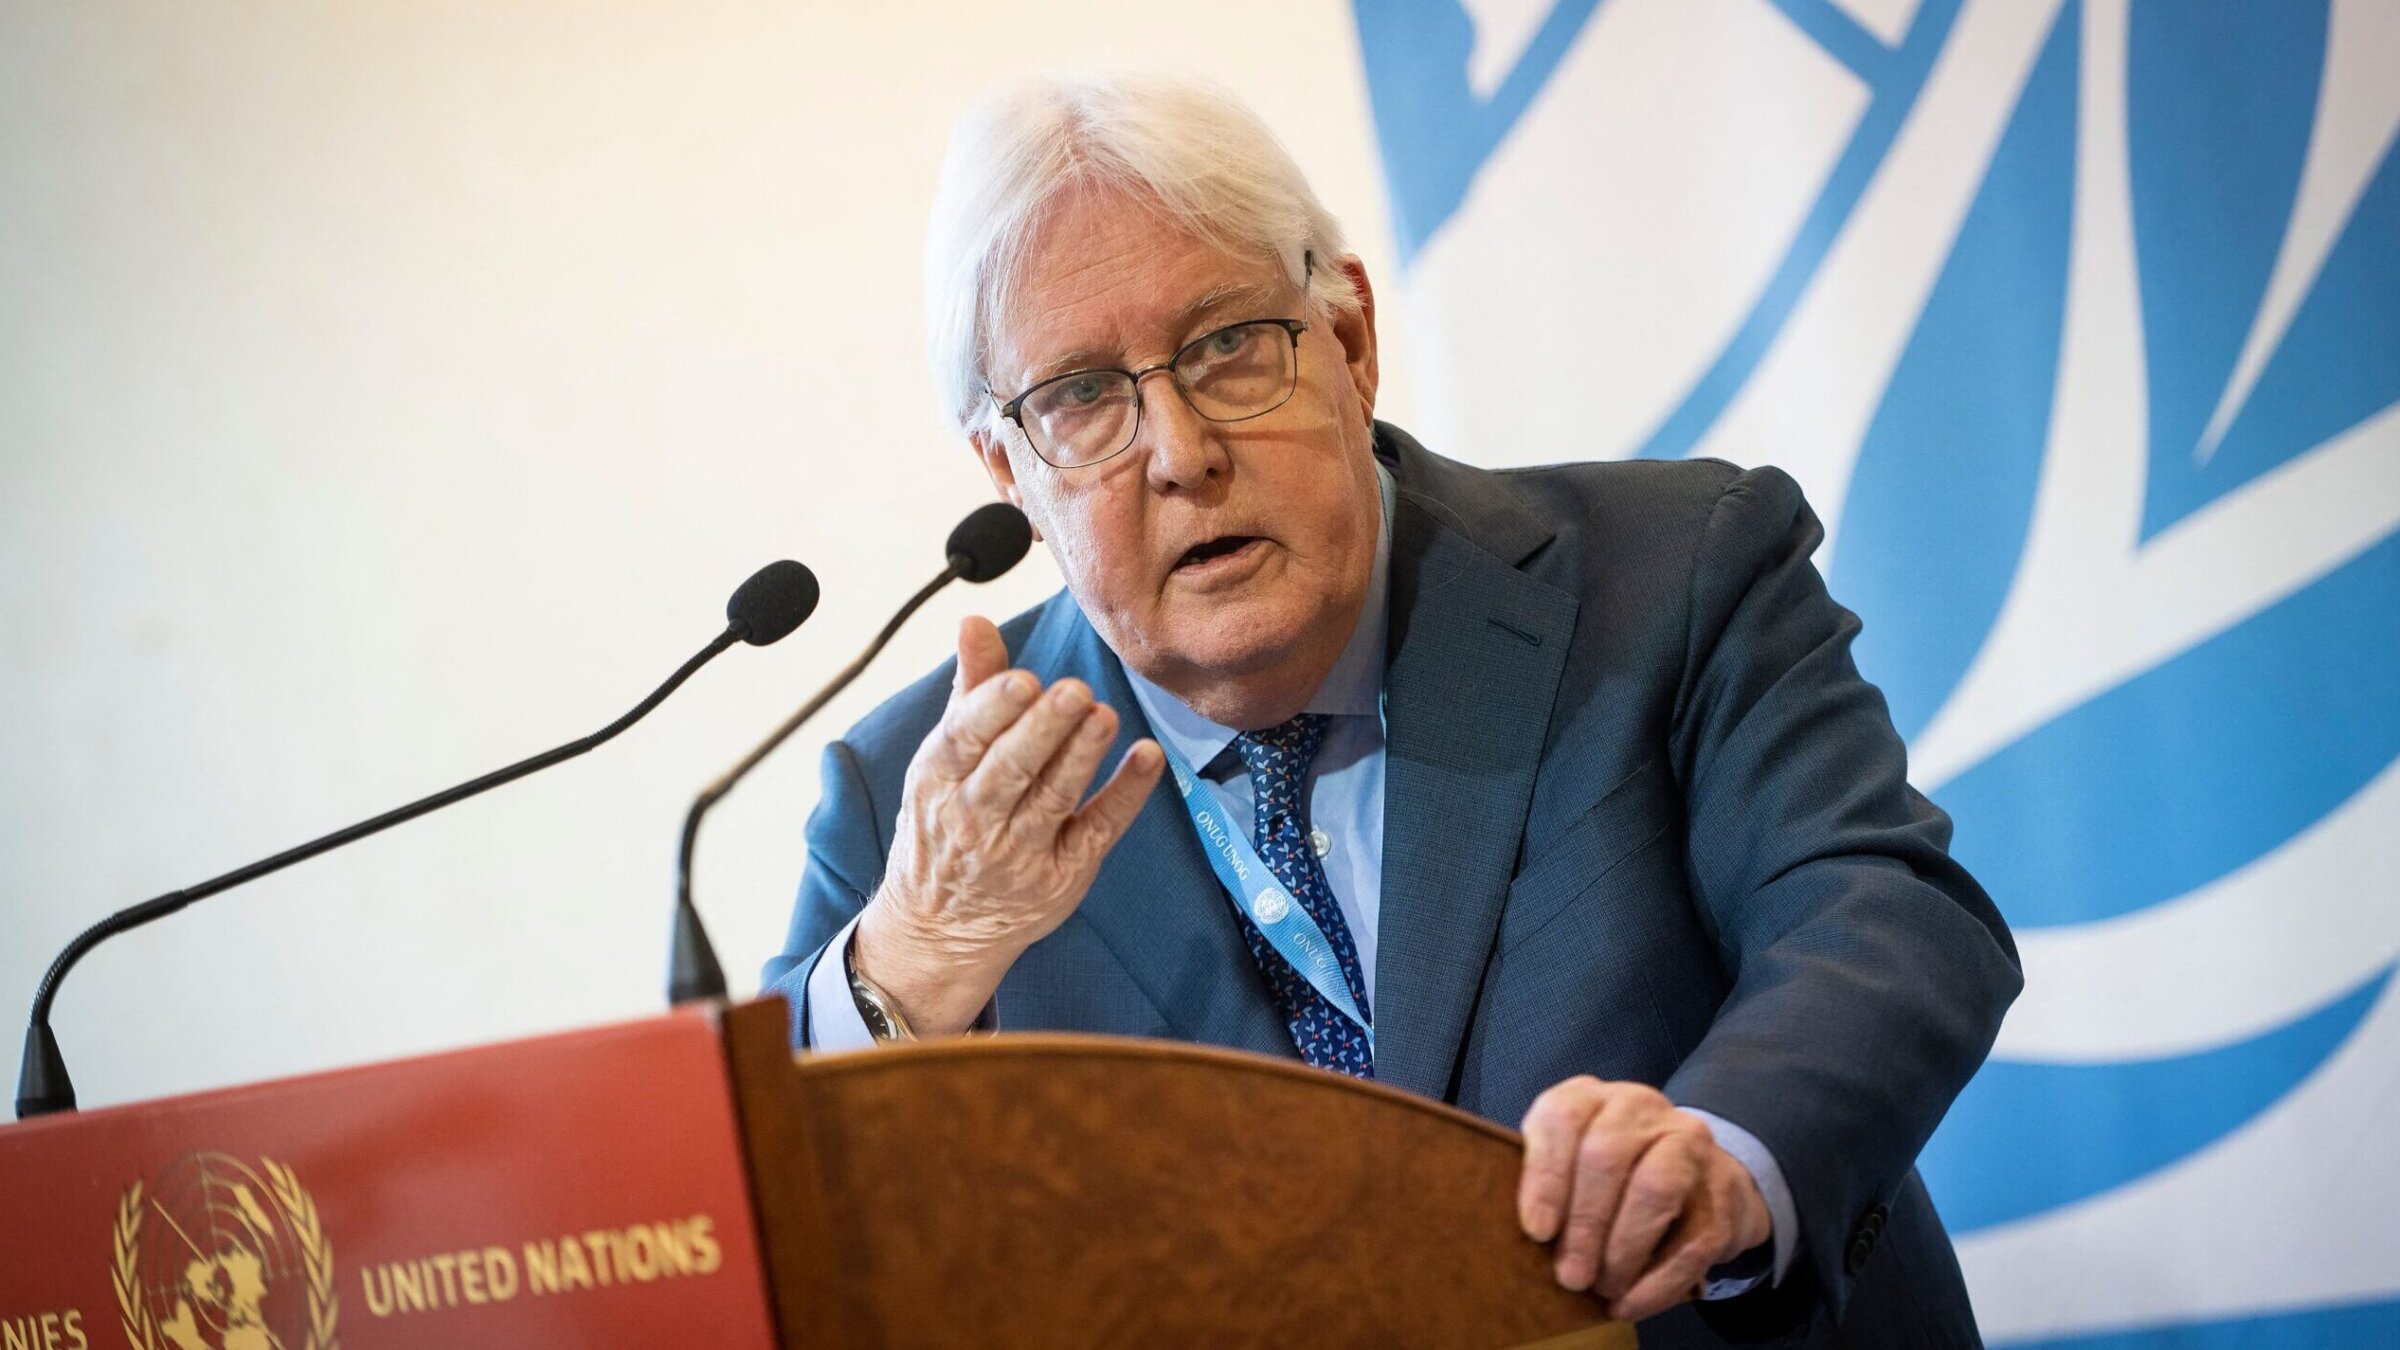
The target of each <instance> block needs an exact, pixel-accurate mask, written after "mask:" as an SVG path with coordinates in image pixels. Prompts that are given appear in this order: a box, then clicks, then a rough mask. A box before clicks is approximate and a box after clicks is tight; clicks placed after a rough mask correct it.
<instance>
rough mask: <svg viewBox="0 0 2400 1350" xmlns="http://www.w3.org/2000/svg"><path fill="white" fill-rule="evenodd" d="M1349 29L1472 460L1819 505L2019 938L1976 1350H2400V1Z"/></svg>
mask: <svg viewBox="0 0 2400 1350" xmlns="http://www.w3.org/2000/svg"><path fill="white" fill-rule="evenodd" d="M1355 10H1356V15H1357V20H1358V27H1359V36H1360V42H1361V47H1362V49H1363V51H1364V54H1365V58H1366V64H1367V75H1368V82H1369V89H1370V93H1371V96H1372V99H1373V105H1374V114H1375V121H1376V126H1377V131H1378V135H1379V137H1380V139H1381V142H1382V147H1383V153H1384V161H1385V168H1386V172H1387V177H1388V180H1389V187H1390V192H1391V199H1392V206H1393V215H1394V219H1395V223H1396V226H1397V230H1398V233H1399V236H1400V237H1399V243H1400V246H1401V252H1402V257H1403V261H1404V265H1405V268H1406V273H1407V275H1406V277H1405V283H1406V289H1407V294H1408V297H1409V304H1410V309H1409V319H1410V324H1411V328H1412V330H1413V332H1414V335H1415V338H1416V340H1415V341H1414V342H1413V343H1412V344H1411V345H1410V348H1409V352H1410V355H1411V356H1412V357H1413V358H1414V359H1415V362H1416V364H1417V365H1418V366H1419V367H1420V369H1419V370H1418V372H1417V374H1418V379H1419V382H1420V383H1421V384H1422V386H1423V388H1424V402H1425V404H1426V409H1425V411H1426V413H1427V415H1428V420H1429V422H1430V423H1431V424H1430V425H1429V426H1427V427H1426V431H1427V433H1428V436H1429V439H1430V441H1431V443H1432V444H1433V445H1435V446H1436V448H1438V449H1441V450H1443V451H1445V452H1447V453H1451V454H1456V455H1460V456H1462V457H1464V458H1467V459H1471V460H1476V461H1479V462H1482V463H1487V464H1510V463H1532V462H1546V461H1553V460H1559V459H1570V458H1585V457H1607V456H1621V455H1650V456H1682V455H1716V456H1721V457H1723V458H1727V459H1731V460H1735V461H1737V462H1742V463H1761V462H1772V463H1777V464H1780V465H1782V466H1784V467H1785V468H1787V469H1789V470H1791V471H1792V472H1793V473H1794V475H1795V476H1797V477H1798V478H1799V479H1800V480H1801V482H1802V483H1803V485H1804V486H1805V487H1806V488H1807V489H1808V491H1809V495H1810V499H1811V500H1812V502H1814V503H1815V504H1816V506H1817V508H1818V510H1819V513H1820V514H1821V515H1822V516H1823V517H1824V518H1825V521H1826V524H1827V529H1828V532H1829V537H1828V542H1827V545H1826V549H1825V552H1824V553H1823V554H1822V555H1821V556H1820V558H1819V563H1820V565H1822V566H1823V567H1825V569H1826V571H1827V573H1828V576H1829V579H1830V581H1831V583H1832V586H1833V589H1834V593H1835V595H1836V596H1837V597H1839V598H1840V599H1842V600H1843V601H1844V602H1845V603H1846V604H1849V605H1850V606H1852V607H1853V608H1855V609H1857V610H1858V611H1859V612H1860V613H1861V615H1862V616H1863V617H1864V618H1865V620H1866V631H1865V633H1864V635H1863V636H1862V637H1861V639H1860V641H1859V645H1858V660H1859V663H1860V665H1861V666H1862V668H1864V670H1865V671H1866V673H1867V675H1868V676H1869V677H1870V678H1872V679H1874V680H1876V681H1877V682H1878V683H1879V684H1880V685H1882V687H1883V688H1884V690H1885V692H1886V694H1887V695H1888V696H1889V698H1890V700H1891V704H1892V710H1893V715H1894V718H1895V720H1896V721H1897V722H1898V724H1899V726H1900V729H1901V731H1902V733H1903V734H1905V735H1906V736H1907V737H1908V738H1909V742H1910V751H1911V763H1912V767H1913V771H1914V776H1915V778H1916V780H1917V782H1918V784H1919V785H1920V786H1921V787H1923V788H1925V789H1926V790H1927V791H1928V792H1929V793H1931V794H1932V795H1933V796H1934V798H1935V800H1937V801H1938V802H1940V803H1941V804H1942V805H1943V806H1944V807H1945V808H1947V809H1948V810H1949V811H1950V812H1951V813H1952V814H1953V815H1954V816H1955V817H1956V818H1957V821H1958V840H1957V850H1958V853H1959V855H1960V857H1961V858H1962V859H1963V860H1964V861H1965V862H1966V863H1967V864H1968V865H1969V866H1971V867H1972V868H1973V869H1974V870H1975V871H1976V873H1977V874H1978V875H1979V876H1980V877H1981V878H1982V879H1983V880H1984V881H1985V883H1986V884H1987V885H1988V886H1989V887H1990V889H1991V891H1992V894H1993V895H1994V897H1995V898H1997V899H1998V900H1999V902H2000V904H2001V907H2002V908H2003V910H2004V911H2006V913H2007V914H2008V916H2009V918H2010V920H2011V921H2012V923H2013V924H2014V925H2015V926H2016V930H2017V933H2018V937H2019V940H2020V943H2021V945H2022V947H2023V951H2024V956H2025V965H2026V974H2027V989H2026V993H2025V997H2024V999H2023V1000H2022V1001H2021V1002H2020V1004H2019V1005H2018V1007H2017V1009H2016V1010H2015V1011H2014V1013H2013V1014H2012V1015H2011V1017H2010V1020H2009V1023H2008V1026H2007V1029H2006V1030H2005V1031H2004V1032H2003V1033H2002V1036H2001V1040H2000V1044H1999V1047H1998V1049H1997V1050H1996V1052H1995V1054H1994V1057H1993V1060H1992V1063H1991V1064H1990V1065H1989V1066H1988V1067H1987V1068H1986V1069H1985V1071H1984V1072H1983V1074H1982V1075H1981V1076H1980V1077H1979V1078H1978V1079H1977V1080H1976V1082H1975V1083H1974V1084H1973V1085H1972V1086H1971V1087H1970V1088H1969V1089H1968V1090H1967V1092H1966V1094H1965V1095H1964V1096H1963V1097H1962V1098H1961V1099H1960V1101H1959V1103H1958V1104H1957V1106H1956V1108H1955V1109H1954V1110H1953V1111H1952V1113H1951V1117H1950V1119H1949V1120H1948V1122H1947V1123H1946V1124H1945V1125H1944V1126H1943V1129H1942V1131H1941V1132H1940V1134H1938V1135H1937V1136H1936V1137H1935V1139H1934V1141H1933V1144H1932V1145H1931V1147H1930V1148H1929V1149H1928V1151H1927V1153H1926V1155H1925V1158H1924V1164H1923V1165H1924V1170H1925V1172H1926V1174H1927V1178H1928V1180H1929V1182H1930V1183H1931V1185H1932V1187H1933V1190H1934V1197H1935V1200H1936V1202H1937V1204H1939V1205H1940V1207H1941V1209H1942V1211H1943V1214H1944V1216H1945V1218H1946V1220H1947V1221H1948V1222H1949V1224H1950V1227H1951V1230H1952V1232H1953V1234H1954V1235H1956V1236H1957V1237H1958V1239H1959V1249H1960V1256H1961V1260H1962V1262H1963V1263H1964V1264H1965V1266H1966V1269H1967V1275H1968V1280H1969V1284H1970V1286H1971V1287H1972V1289H1973V1291H1974V1295H1975V1299H1976V1305H1977V1310H1978V1313H1979V1315H1980V1316H1981V1318H1982V1320H1983V1322H1984V1326H1985V1331H1986V1334H1987V1336H1989V1337H1990V1338H1991V1339H1993V1340H1994V1341H1995V1342H2000V1343H2010V1344H2041V1345H2051V1346H2066V1345H2074V1346H2093V1347H2098V1346H2144V1347H2216V1346H2232V1345H2240V1346H2257V1345H2309V1346H2353V1345H2365V1344H2400V1217H2395V1216H2400V1168H2395V1167H2394V1166H2392V1165H2391V1164H2390V1162H2389V1160H2388V1157H2387V1156H2386V1155H2387V1153H2388V1148H2389V1142H2388V1141H2389V1140H2391V1139H2393V1138H2395V1137H2400V997H2394V996H2392V994H2391V992H2390V984H2391V973H2392V970H2393V966H2394V963H2395V960H2400V880H2395V878H2400V157H2395V155H2394V154H2393V142H2394V132H2395V129H2396V128H2400V78H2396V77H2395V76H2394V75H2393V72H2394V71H2400V5H2393V4H2390V3H2388V0H2356V2H2355V3H2344V2H2343V0H2331V2H2330V3H2327V2H2324V0H2312V2H2307V3H2303V2H2300V0H2291V2H2288V3H2287V2H2284V0H2249V2H2247V3H2210V4H2184V3H2168V2H2167V0H2115V3H2102V2H2100V0H2081V2H2080V3H2078V2H2076V0H1985V2H1984V3H1966V2H1964V0H1472V2H1470V3H1463V4H1462V3H1456V2H1455V0H1357V3H1356V6H1355ZM1496 335H1505V336H1504V337H1502V336H1496Z"/></svg>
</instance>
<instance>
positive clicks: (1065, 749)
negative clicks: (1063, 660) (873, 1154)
mask: <svg viewBox="0 0 2400 1350" xmlns="http://www.w3.org/2000/svg"><path fill="white" fill-rule="evenodd" d="M1007 666H1008V647H1007V645H1006V644H1005V643H1003V642H1002V641H1001V639H1000V630H999V629H997V628H995V627H993V626H992V624H991V621H990V620H988V619H980V618H971V619H968V620H966V621H965V622H963V623H961V624H960V625H959V630H958V674H957V678H956V679H955V680H954V681H953V683H952V685H951V690H950V703H949V706H948V708H947V709H945V710H944V712H943V714H942V720H941V722H940V724H939V725H937V726H936V727H935V728H934V729H933V732H932V734H930V735H928V736H927V737H926V738H925V743H924V744H923V745H921V746H919V747H918V749H917V755H916V758H915V759H914V760H912V761H911V762H910V763H909V766H908V780H907V785H906V787H905V788H904V789H903V794H902V797H901V801H900V813H899V821H898V823H897V825H896V826H895V829H894V834H893V839H892V854H891V858H890V860H889V862H888V863H887V864H886V866H885V869H884V876H883V884H882V886H881V887H880V888H879V889H878V890H877V891H876V893H875V898H874V899H873V901H871V902H870V903H869V904H868V905H867V908H866V911H865V912H864V913H863V914H861V915H860V916H859V924H858V929H857V933H856V935H855V937H854V939H853V946H852V948H851V958H852V961H853V962H854V963H855V965H856V967H857V969H858V971H859V973H860V974H862V975H864V976H866V977H867V978H868V979H870V980H872V981H874V982H875V984H876V985H877V987H879V988H881V989H882V990H883V991H884V992H885V993H886V994H887V995H889V996H890V997H891V998H892V999H893V1000H894V1001H895V1002H897V1003H898V1004H899V1005H900V1010H901V1012H902V1014H903V1015H904V1016H906V1017H907V1018H908V1019H909V1022H910V1024H911V1025H912V1026H914V1027H916V1028H917V1029H918V1030H919V1031H920V1032H922V1033H924V1034H927V1035H943V1034H951V1033H956V1032H959V1031H963V1030H965V1029H966V1028H967V1027H968V1026H969V1025H971V1024H972V1023H973V1022H974V1020H975V1016H976V1013H977V1012H978V1011H979V1010H980V1009H981V1008H982V1007H983V1005H984V1004H985V1003H986V1002H987V1001H989V999H990V998H991V996H992V991H993V990H995V989H997V988H999V986H1000V978H1001V977H1002V976H1003V975H1006V974H1007V973H1008V968H1009V967H1010V966H1011V965H1013V964H1015V962H1016V959H1017V957H1018V956H1019V955H1020V954H1022V953H1023V952H1024V950H1025V949H1026V948H1027V947H1029V946H1032V945H1033V943H1034V942H1036V941H1038V940H1039V939H1041V938H1042V937H1044V936H1046V935H1048V934H1049V933H1050V932H1051V931H1052V930H1053V929H1056V928H1057V927H1058V925H1059V924H1061V923H1063V922H1065V920H1066V917H1067V916H1068V915H1069V914H1071V913H1073V912H1074V911H1075V906H1077V905H1078V904H1081V903H1082V901H1083V896H1084V892H1085V891H1087V890H1088V889H1090V887H1091V884H1092V878H1093V876H1094V875H1096V874H1097V873H1098V872H1099V870H1100V862H1101V860H1102V859H1103V858H1105V857H1107V856H1108V851H1109V850H1110V849H1111V848H1113V847H1115V846H1116V842H1117V840H1119V839H1121V838H1123V837H1124V834H1125V831H1126V830H1127V829H1128V828H1130V827H1131V826H1132V824H1133V820H1134V817H1135V816H1137V815H1139V814H1140V813H1141V809H1142V803H1143V802H1144V801H1145V800H1147V799H1148V797H1149V795H1150V792H1151V789H1153V788H1154V787H1156V786H1157V785H1158V778H1159V773H1160V771H1161V770H1162V769H1164V768H1165V766H1166V756H1165V754H1164V753H1163V752H1161V751H1160V750H1159V748H1158V745H1157V743H1156V742H1153V741H1149V740H1142V741H1137V742H1135V743H1134V745H1133V746H1132V748H1131V749H1129V750H1127V751H1126V753H1125V757H1124V759H1123V761H1122V762H1120V763H1119V764H1118V765H1117V769H1116V772H1115V773H1114V774H1112V775H1110V777H1109V780H1108V782H1107V783H1106V784H1105V785H1103V786H1102V787H1101V789H1100V790H1099V791H1098V792H1097V793H1094V794H1093V795H1092V797H1091V800H1089V801H1085V800H1084V793H1085V791H1086V790H1087V789H1088V788H1089V787H1090V786H1091V782H1092V778H1093V776H1094V774H1096V773H1097V772H1098V771H1099V768H1100V760H1101V757H1102V756H1103V755H1105V754H1106V753H1107V752H1108V748H1109V747H1110V746H1111V745H1112V744H1114V743H1115V741H1116V737H1117V714H1116V711H1115V710H1114V709H1112V708H1110V707H1108V706H1107V705H1105V704H1101V703H1097V702H1095V701H1093V698H1092V691H1091V690H1090V689H1089V688H1088V687H1086V686H1085V685H1084V683H1083V682H1082V681H1080V680H1073V679H1067V680H1060V681H1059V682H1057V683H1056V684H1053V685H1051V686H1050V687H1049V688H1048V689H1044V688H1042V687H1041V682H1040V681H1039V680H1037V679H1035V678H1034V676H1033V675H1032V674H1031V673H1030V672H1028V671H1022V670H1009V669H1007Z"/></svg>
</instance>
